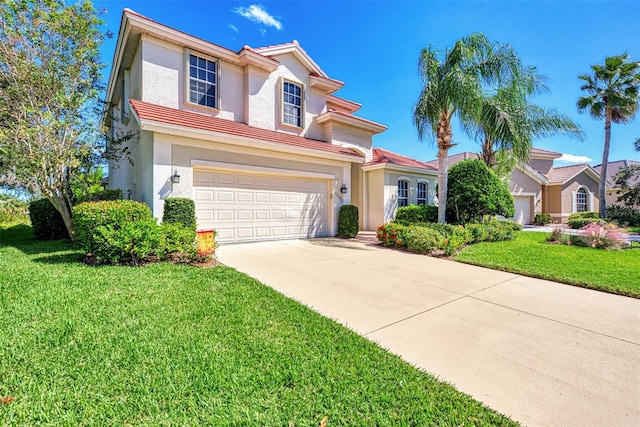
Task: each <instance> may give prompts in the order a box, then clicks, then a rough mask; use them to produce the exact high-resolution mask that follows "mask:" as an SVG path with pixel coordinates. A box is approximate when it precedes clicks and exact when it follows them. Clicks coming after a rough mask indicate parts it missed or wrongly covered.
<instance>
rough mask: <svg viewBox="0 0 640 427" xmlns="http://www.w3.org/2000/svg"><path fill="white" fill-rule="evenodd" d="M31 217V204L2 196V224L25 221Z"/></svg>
mask: <svg viewBox="0 0 640 427" xmlns="http://www.w3.org/2000/svg"><path fill="white" fill-rule="evenodd" d="M28 217H29V204H28V203H27V202H25V201H23V200H20V199H17V198H15V197H12V196H6V195H1V194H0V222H13V221H24V220H26V219H27V218H28Z"/></svg>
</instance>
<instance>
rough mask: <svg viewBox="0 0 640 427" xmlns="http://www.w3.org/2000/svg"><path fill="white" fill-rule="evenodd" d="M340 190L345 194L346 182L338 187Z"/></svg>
mask: <svg viewBox="0 0 640 427" xmlns="http://www.w3.org/2000/svg"><path fill="white" fill-rule="evenodd" d="M340 192H341V193H342V194H347V186H346V184H342V187H340Z"/></svg>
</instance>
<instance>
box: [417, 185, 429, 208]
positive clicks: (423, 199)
mask: <svg viewBox="0 0 640 427" xmlns="http://www.w3.org/2000/svg"><path fill="white" fill-rule="evenodd" d="M428 190H429V184H427V183H426V182H422V181H420V182H418V205H426V204H427V203H428V200H427V193H428Z"/></svg>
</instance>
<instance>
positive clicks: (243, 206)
mask: <svg viewBox="0 0 640 427" xmlns="http://www.w3.org/2000/svg"><path fill="white" fill-rule="evenodd" d="M196 183H199V184H200V186H199V187H196V186H195V185H194V200H195V201H196V217H197V219H198V227H199V228H201V229H204V228H214V229H216V230H217V239H218V240H219V241H221V242H224V241H248V240H259V239H281V238H297V237H315V236H318V237H319V236H326V235H327V233H328V208H327V200H328V197H327V191H328V187H329V186H328V182H327V180H324V179H311V178H295V177H284V176H276V175H260V174H258V175H252V174H250V173H235V172H234V173H232V172H226V171H225V172H213V173H212V172H211V171H206V172H203V171H202V170H199V169H197V168H196V169H195V170H194V184H196Z"/></svg>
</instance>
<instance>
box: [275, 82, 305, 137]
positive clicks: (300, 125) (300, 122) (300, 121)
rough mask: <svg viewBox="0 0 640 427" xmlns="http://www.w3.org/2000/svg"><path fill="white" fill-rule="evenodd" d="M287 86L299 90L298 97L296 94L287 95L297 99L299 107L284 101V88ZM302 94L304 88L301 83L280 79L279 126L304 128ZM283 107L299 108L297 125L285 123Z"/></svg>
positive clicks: (285, 114)
mask: <svg viewBox="0 0 640 427" xmlns="http://www.w3.org/2000/svg"><path fill="white" fill-rule="evenodd" d="M287 85H293V86H296V87H299V88H300V95H299V96H298V95H296V94H288V93H287V95H290V96H293V97H299V98H300V105H295V104H294V103H290V102H287V101H286V100H285V98H286V97H285V88H286V87H287ZM304 94H305V87H304V85H303V84H302V83H300V82H296V81H293V80H289V79H285V78H283V79H281V81H280V124H282V125H284V126H289V127H293V128H296V129H303V128H304ZM285 105H291V106H292V107H293V108H299V117H297V121H298V123H296V124H294V123H288V122H287V121H285V117H287V113H285Z"/></svg>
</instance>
